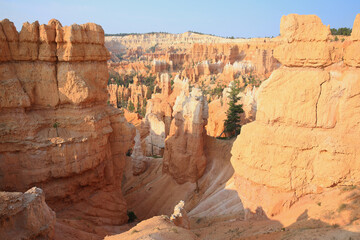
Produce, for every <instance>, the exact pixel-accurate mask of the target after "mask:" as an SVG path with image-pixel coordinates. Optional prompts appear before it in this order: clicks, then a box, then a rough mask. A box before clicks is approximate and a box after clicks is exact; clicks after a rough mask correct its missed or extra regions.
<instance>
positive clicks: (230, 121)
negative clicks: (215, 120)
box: [224, 83, 244, 136]
mask: <svg viewBox="0 0 360 240" xmlns="http://www.w3.org/2000/svg"><path fill="white" fill-rule="evenodd" d="M237 85H238V84H236V83H234V84H232V85H231V87H230V94H229V99H230V102H229V109H228V111H227V112H226V115H227V119H226V120H225V122H224V126H225V132H227V133H230V134H231V135H232V136H233V135H238V134H239V133H240V129H241V125H240V113H243V112H244V110H243V109H242V104H237V102H238V101H239V100H240V97H238V96H237V95H238V94H239V92H240V88H239V87H238V86H237Z"/></svg>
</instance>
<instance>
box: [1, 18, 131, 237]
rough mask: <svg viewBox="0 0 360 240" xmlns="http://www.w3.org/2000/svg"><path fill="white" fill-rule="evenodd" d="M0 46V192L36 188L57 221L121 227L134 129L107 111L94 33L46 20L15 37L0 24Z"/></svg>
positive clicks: (99, 41)
mask: <svg viewBox="0 0 360 240" xmlns="http://www.w3.org/2000/svg"><path fill="white" fill-rule="evenodd" d="M0 39H1V41H0V52H1V55H0V56H1V59H0V60H1V62H0V85H1V87H0V111H1V114H0V122H1V124H0V136H1V137H0V139H1V144H0V146H1V147H0V149H1V150H0V159H1V161H0V169H1V172H2V174H1V175H2V177H1V179H0V188H1V189H2V190H6V191H26V190H27V189H29V188H31V187H32V186H34V185H36V186H38V187H41V188H42V189H43V190H44V192H45V193H46V200H47V202H48V204H49V205H50V206H51V207H52V208H53V209H54V210H56V212H57V213H58V217H60V219H61V218H64V219H66V218H67V217H69V216H70V215H71V214H72V213H71V211H72V210H73V211H74V212H77V214H78V215H81V216H82V218H83V219H86V220H87V221H89V222H91V223H92V224H95V225H105V224H106V225H119V224H122V223H125V222H126V221H127V218H128V217H127V214H126V203H125V201H124V200H123V198H122V194H121V188H120V186H121V180H122V173H123V167H124V160H125V159H124V158H125V153H126V152H127V150H128V149H129V148H131V145H132V144H133V139H134V136H135V129H134V128H133V127H131V126H130V125H129V124H128V123H127V122H126V120H125V118H124V117H123V116H122V113H121V112H120V111H119V110H117V109H114V108H111V107H108V106H106V100H107V93H106V89H105V87H106V83H107V80H108V70H107V63H106V61H107V59H108V58H109V54H108V51H107V50H106V48H105V46H104V31H103V29H102V28H101V26H99V25H96V24H93V23H87V24H83V25H76V24H74V25H72V26H65V27H62V26H61V24H60V23H59V22H58V21H57V20H50V21H49V23H48V24H47V25H41V26H39V24H38V22H34V23H32V24H29V23H25V24H24V25H23V28H22V30H21V31H20V33H18V32H17V31H16V29H15V26H14V24H13V23H12V22H10V21H9V20H7V19H5V20H3V21H1V22H0ZM100 192H101V193H102V194H100ZM69 204H71V206H72V207H71V209H72V210H70V208H69V207H68V206H69ZM64 209H66V210H64ZM89 209H92V210H91V211H89ZM63 210H64V211H63ZM95 216H96V218H94V217H95ZM59 222H62V221H61V220H59ZM85 231H91V230H85ZM60 234H61V233H60ZM99 234H100V235H101V234H103V233H99Z"/></svg>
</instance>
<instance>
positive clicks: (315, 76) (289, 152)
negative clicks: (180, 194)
mask: <svg viewBox="0 0 360 240" xmlns="http://www.w3.org/2000/svg"><path fill="white" fill-rule="evenodd" d="M359 17H360V15H358V16H357V18H356V20H355V23H354V27H353V29H354V30H353V33H354V35H355V37H354V36H352V39H353V40H352V41H345V42H343V43H340V42H330V41H329V40H328V37H329V35H330V30H329V27H326V26H324V25H323V24H322V23H321V20H320V19H319V18H318V17H316V16H313V15H311V16H301V15H296V14H291V15H288V16H284V17H283V18H282V19H281V27H280V30H281V37H283V38H284V39H285V42H286V43H284V44H283V45H281V46H279V47H277V48H276V49H275V56H276V57H277V58H278V59H279V60H280V62H281V64H283V65H284V66H283V67H281V68H280V69H278V70H275V71H274V72H273V74H272V75H271V77H270V78H269V79H268V80H267V81H265V82H264V83H263V84H262V86H261V87H260V89H259V94H258V99H257V115H256V121H254V122H252V123H250V124H247V125H245V126H244V127H243V128H242V131H241V135H240V136H239V137H238V138H237V140H236V141H235V143H234V146H233V149H232V155H233V157H232V159H231V162H232V165H233V166H234V168H235V176H236V179H237V184H238V186H239V194H240V196H243V199H244V206H245V207H248V208H250V209H256V206H262V207H263V209H264V210H265V212H266V213H267V214H268V215H272V214H276V213H277V212H278V211H279V209H281V208H283V207H287V206H290V205H291V201H293V200H294V199H295V200H296V199H297V198H299V197H301V196H303V195H305V194H308V193H320V192H322V191H323V190H325V189H326V188H330V187H333V186H336V185H354V184H358V183H359V182H360V177H359V176H360V175H359V173H360V165H359V161H358V157H357V156H359V153H360V152H359V147H358V143H359V133H360V125H359V121H358V120H357V119H359V117H360V111H359V108H358V103H359V101H360V97H359V96H360V88H359V86H360V70H359V68H358V67H359V66H360V65H359V64H358V63H359V61H358V60H359V58H358V56H359V49H360V48H358V47H355V46H356V44H358V38H357V37H356V36H357V35H356V34H357V32H358V31H359V30H358V29H359V25H358V22H359V21H358V19H359ZM343 49H345V51H344V50H343ZM344 52H345V53H344ZM356 54H357V55H356ZM356 56H357V57H356ZM342 59H343V60H344V61H342ZM262 185H263V186H266V187H265V188H263V187H261V186H262ZM240 186H242V187H240ZM243 186H247V187H243ZM250 189H252V190H250ZM260 195H261V197H259V196H260ZM276 196H279V197H276ZM280 196H281V197H280Z"/></svg>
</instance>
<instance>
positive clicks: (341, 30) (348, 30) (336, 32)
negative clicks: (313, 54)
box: [330, 27, 352, 36]
mask: <svg viewBox="0 0 360 240" xmlns="http://www.w3.org/2000/svg"><path fill="white" fill-rule="evenodd" d="M330 31H331V34H332V35H343V36H350V35H351V31H352V29H351V28H347V27H343V28H338V29H336V28H331V29H330Z"/></svg>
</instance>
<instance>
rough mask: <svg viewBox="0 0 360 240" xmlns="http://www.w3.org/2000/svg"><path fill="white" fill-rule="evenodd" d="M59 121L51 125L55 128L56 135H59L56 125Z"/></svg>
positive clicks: (57, 125)
mask: <svg viewBox="0 0 360 240" xmlns="http://www.w3.org/2000/svg"><path fill="white" fill-rule="evenodd" d="M59 125H60V124H59V123H58V122H55V123H54V125H53V128H55V129H56V136H57V137H59V131H58V127H59Z"/></svg>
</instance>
